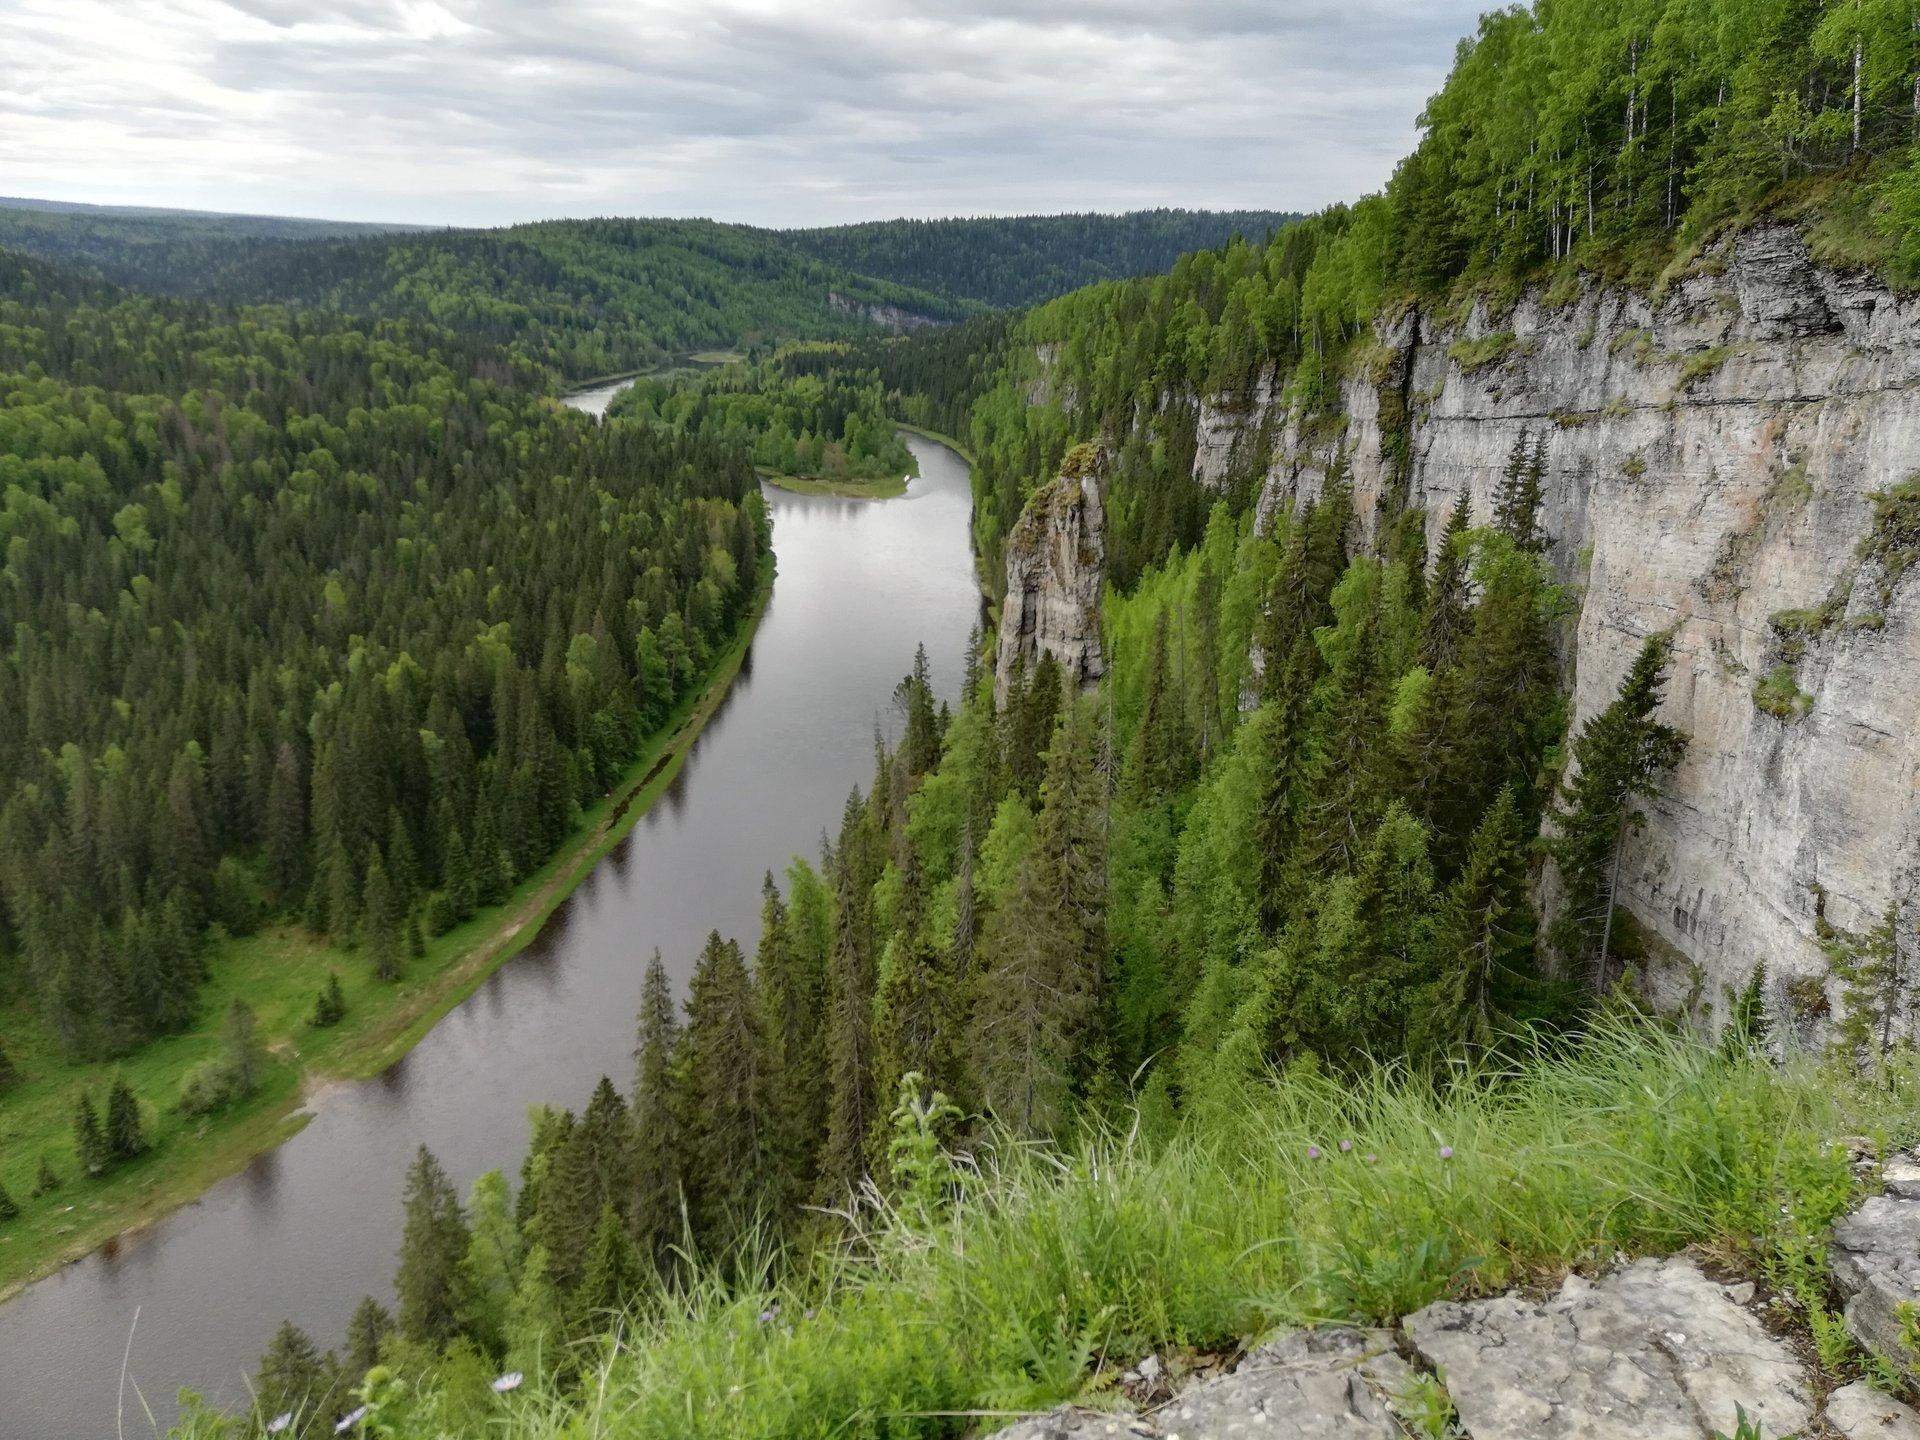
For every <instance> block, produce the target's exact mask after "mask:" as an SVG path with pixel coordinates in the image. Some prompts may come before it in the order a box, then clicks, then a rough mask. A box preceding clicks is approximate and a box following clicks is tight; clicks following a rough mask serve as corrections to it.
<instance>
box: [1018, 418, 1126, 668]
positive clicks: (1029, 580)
mask: <svg viewBox="0 0 1920 1440" xmlns="http://www.w3.org/2000/svg"><path fill="white" fill-rule="evenodd" d="M1105 468H1106V461H1105V456H1104V455H1103V454H1102V452H1101V451H1100V450H1098V449H1097V448H1096V447H1094V446H1092V445H1081V446H1078V447H1076V448H1075V449H1073V450H1071V451H1069V452H1068V454H1067V457H1066V459H1065V460H1064V461H1062V462H1061V466H1060V475H1059V478H1058V479H1056V480H1053V481H1051V482H1049V483H1048V484H1046V485H1043V486H1041V487H1040V489H1038V490H1036V491H1035V492H1034V493H1033V495H1032V496H1030V497H1029V498H1028V500H1027V504H1026V508H1025V509H1023V510H1022V511H1021V512H1020V519H1019V521H1018V522H1017V523H1016V524H1015V525H1014V527H1013V531H1012V533H1011V534H1009V535H1008V536H1007V542H1006V552H1007V590H1006V598H1005V599H1004V600H1003V601H1002V603H1001V610H1000V644H999V651H998V653H997V654H996V656H995V661H994V696H995V699H996V701H999V702H1004V701H1005V700H1006V698H1007V686H1008V684H1009V683H1010V682H1011V680H1012V678H1013V671H1014V667H1015V666H1016V665H1017V664H1024V665H1025V666H1026V668H1027V669H1028V670H1029V671H1031V670H1032V668H1033V666H1034V664H1035V663H1036V662H1037V661H1038V659H1039V658H1040V656H1041V655H1043V654H1046V655H1051V656H1053V658H1054V659H1055V660H1056V661H1057V662H1058V663H1059V666H1060V669H1061V672H1062V674H1063V675H1064V676H1066V678H1067V679H1068V680H1069V681H1071V682H1072V683H1074V684H1077V685H1088V684H1091V683H1092V682H1094V681H1095V680H1098V679H1099V678H1100V677H1101V676H1102V675H1104V674H1106V670H1107V664H1106V655H1105V652H1104V650H1103V649H1102V646H1101V640H1100V587H1101V585H1102V584H1103V583H1104V579H1105V567H1106V555H1107V523H1106V497H1105V493H1104V491H1105V485H1106V479H1105Z"/></svg>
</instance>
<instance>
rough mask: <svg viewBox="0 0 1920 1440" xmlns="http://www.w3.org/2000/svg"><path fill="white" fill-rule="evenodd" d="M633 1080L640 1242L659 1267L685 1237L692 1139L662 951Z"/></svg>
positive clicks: (650, 980) (650, 972) (645, 1001)
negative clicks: (688, 1156) (683, 1218)
mask: <svg viewBox="0 0 1920 1440" xmlns="http://www.w3.org/2000/svg"><path fill="white" fill-rule="evenodd" d="M640 996H641V998H640V1024H639V1032H640V1033H639V1047H638V1050H637V1053H636V1063H635V1068H634V1081H633V1136H634V1148H633V1202H632V1207H631V1210H630V1214H631V1216H632V1221H633V1235H634V1241H635V1243H636V1244H637V1245H638V1246H639V1248H640V1252H641V1254H642V1255H645V1256H646V1257H648V1258H649V1259H651V1260H653V1261H654V1262H655V1263H656V1264H657V1263H659V1262H660V1261H662V1260H663V1259H664V1258H665V1256H666V1253H667V1250H668V1247H669V1246H671V1245H672V1244H674V1243H675V1241H677V1240H678V1239H679V1238H680V1230H681V1223H680V1214H681V1211H680V1204H681V1193H682V1192H681V1186H682V1174H683V1167H684V1164H685V1145H686V1136H685V1129H684V1117H683V1116H682V1115H681V1113H680V1106H681V1103H682V1095H681V1085H680V1081H679V1077H678V1065H679V1058H680V1057H679V1050H680V1021H679V1017H678V1015H676V1014H675V1011H674V1003H673V986H672V984H671V982H670V981H669V980H668V979H667V967H666V965H665V964H664V962H663V961H662V960H661V958H660V952H659V951H658V950H657V949H656V950H655V951H654V952H653V958H652V959H651V960H650V961H648V963H647V975H646V979H645V981H644V982H643V983H642V986H641V992H640Z"/></svg>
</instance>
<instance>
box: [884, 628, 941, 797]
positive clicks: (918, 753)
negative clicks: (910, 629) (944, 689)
mask: <svg viewBox="0 0 1920 1440" xmlns="http://www.w3.org/2000/svg"><path fill="white" fill-rule="evenodd" d="M893 696H894V705H895V706H896V707H897V708H898V709H899V710H900V712H901V715H902V717H903V719H904V721H905V725H904V728H903V731H902V734H901V736H900V752H899V755H900V764H901V767H902V769H903V770H904V771H905V772H906V779H907V785H906V788H907V789H908V790H909V791H910V790H911V789H912V788H913V785H914V783H915V782H917V781H918V780H919V778H920V777H921V776H922V775H925V774H926V773H927V772H928V771H930V770H932V769H933V767H934V763H935V762H936V761H937V760H939V758H940V727H939V724H938V720H937V717H936V715H935V713H934V695H933V676H932V666H931V664H930V662H929V661H928V660H927V647H926V646H925V645H921V646H918V647H916V648H915V650H914V652H913V670H912V672H911V673H910V674H909V675H908V676H907V677H906V678H905V679H904V680H902V681H901V682H900V684H899V685H898V686H897V687H896V688H895V689H894V692H893Z"/></svg>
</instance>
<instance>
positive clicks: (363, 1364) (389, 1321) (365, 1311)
mask: <svg viewBox="0 0 1920 1440" xmlns="http://www.w3.org/2000/svg"><path fill="white" fill-rule="evenodd" d="M392 1333H393V1316H392V1315H390V1314H389V1313H387V1307H386V1306H384V1305H382V1304H381V1303H380V1302H379V1301H378V1300H376V1299H374V1298H373V1296H371V1295H363V1296H361V1297H360V1303H359V1304H358V1305H356V1306H354V1307H353V1318H352V1319H351V1320H349V1321H348V1322H347V1351H346V1355H345V1357H344V1359H343V1363H344V1366H345V1369H346V1373H347V1376H348V1378H349V1379H350V1380H354V1381H357V1380H359V1379H360V1378H361V1377H362V1376H364V1375H365V1374H366V1373H367V1371H369V1370H371V1369H372V1368H373V1367H374V1366H376V1365H378V1364H379V1363H380V1345H381V1342H383V1341H384V1340H385V1339H386V1338H387V1336H389V1335H391V1334H392Z"/></svg>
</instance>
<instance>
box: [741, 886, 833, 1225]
mask: <svg viewBox="0 0 1920 1440" xmlns="http://www.w3.org/2000/svg"><path fill="white" fill-rule="evenodd" d="M760 896H761V898H760V949H759V951H758V953H757V954H756V955H755V957H754V978H755V980H756V982H757V984H758V986H759V993H760V1003H761V1007H762V1009H763V1010H764V1011H765V1014H764V1016H763V1020H762V1024H763V1028H764V1034H765V1036H766V1057H767V1075H768V1081H767V1094H768V1097H769V1103H770V1106H771V1109H770V1113H769V1116H768V1123H769V1126H770V1138H769V1142H768V1152H769V1157H770V1160H771V1162H772V1164H773V1165H774V1168H775V1170H776V1172H777V1175H778V1178H779V1187H780V1190H781V1197H780V1199H779V1201H778V1202H777V1204H778V1205H779V1207H780V1208H785V1205H786V1203H787V1202H790V1201H798V1200H802V1199H804V1198H805V1197H806V1196H807V1195H808V1194H809V1193H811V1190H812V1187H813V1181H814V1174H813V1158H814V1152H815V1150H816V1149H817V1148H818V1146H819V1144H820V1140H821V1125H822V1122H823V1120H824V1118H825V1115H826V1067H825V1066H824V1064H822V1056H821V1053H820V1046H819V1041H818V1036H819V1026H820V1016H821V1014H822V1013H823V1010H824V1007H825V1001H826V972H825V969H824V967H823V966H821V965H820V963H819V957H818V955H817V954H815V953H813V952H812V949H811V947H810V946H807V945H805V944H802V943H800V940H799V938H798V937H796V936H795V935H794V933H793V919H792V917H791V916H790V915H789V913H788V911H787V907H786V905H785V903H784V902H782V900H781V898H780V891H779V890H778V888H776V887H775V885H774V883H773V875H772V873H771V872H769V873H768V874H767V876H766V878H765V880H764V881H763V882H762V884H761V891H760Z"/></svg>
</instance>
